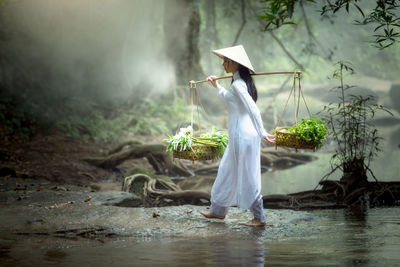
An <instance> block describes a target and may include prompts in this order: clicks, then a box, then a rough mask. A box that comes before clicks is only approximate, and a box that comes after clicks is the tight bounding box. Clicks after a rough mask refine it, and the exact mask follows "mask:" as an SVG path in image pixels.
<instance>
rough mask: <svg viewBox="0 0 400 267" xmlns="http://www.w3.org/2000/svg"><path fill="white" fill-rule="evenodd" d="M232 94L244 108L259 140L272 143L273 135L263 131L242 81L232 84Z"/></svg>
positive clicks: (255, 109) (254, 106)
mask: <svg viewBox="0 0 400 267" xmlns="http://www.w3.org/2000/svg"><path fill="white" fill-rule="evenodd" d="M232 90H233V92H234V93H235V94H236V95H237V96H238V97H239V98H240V100H241V101H242V103H243V105H244V107H245V108H246V110H247V112H248V114H249V116H250V118H251V121H252V122H253V126H254V128H255V129H256V131H257V133H258V135H259V136H260V137H261V138H264V139H266V140H267V141H268V142H269V143H271V142H273V137H274V136H273V135H270V134H268V133H267V132H266V131H265V129H264V125H263V122H262V119H261V114H260V110H259V109H258V107H257V105H256V103H255V102H254V100H253V98H251V96H250V95H249V92H248V91H247V86H246V83H245V82H244V81H242V80H239V81H235V82H234V83H233V84H232Z"/></svg>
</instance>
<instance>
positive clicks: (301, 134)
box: [286, 117, 328, 148]
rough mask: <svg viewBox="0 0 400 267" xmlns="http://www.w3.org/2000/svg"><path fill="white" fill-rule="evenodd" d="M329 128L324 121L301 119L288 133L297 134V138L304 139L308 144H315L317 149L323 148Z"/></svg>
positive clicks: (313, 118) (314, 118)
mask: <svg viewBox="0 0 400 267" xmlns="http://www.w3.org/2000/svg"><path fill="white" fill-rule="evenodd" d="M327 130H328V127H327V125H326V122H325V121H324V120H323V119H320V118H316V117H310V118H308V119H301V122H299V123H297V125H294V126H293V127H291V128H289V129H287V130H286V132H287V133H296V131H297V134H298V136H297V138H298V139H303V140H305V141H308V142H313V143H314V144H315V145H316V147H317V148H318V147H321V146H322V141H324V140H325V137H326V133H327Z"/></svg>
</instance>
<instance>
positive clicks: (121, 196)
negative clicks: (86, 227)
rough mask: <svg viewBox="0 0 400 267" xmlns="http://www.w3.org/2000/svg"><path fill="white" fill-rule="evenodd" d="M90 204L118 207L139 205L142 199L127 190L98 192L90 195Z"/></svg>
mask: <svg viewBox="0 0 400 267" xmlns="http://www.w3.org/2000/svg"><path fill="white" fill-rule="evenodd" d="M91 202H92V204H95V205H105V206H119V207H140V206H142V205H143V201H142V199H141V198H140V197H138V196H137V195H135V194H133V193H128V192H118V191H111V192H98V193H96V194H93V195H92V198H91Z"/></svg>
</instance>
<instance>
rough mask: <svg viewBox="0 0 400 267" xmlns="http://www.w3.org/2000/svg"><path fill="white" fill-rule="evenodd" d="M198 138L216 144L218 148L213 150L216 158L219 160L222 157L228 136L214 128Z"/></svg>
mask: <svg viewBox="0 0 400 267" xmlns="http://www.w3.org/2000/svg"><path fill="white" fill-rule="evenodd" d="M200 137H201V138H204V139H208V140H212V141H213V142H215V143H217V145H218V146H217V147H216V150H215V155H216V157H217V158H221V157H222V156H223V155H224V152H225V149H226V147H227V146H228V135H227V134H226V133H224V132H221V131H218V129H217V128H215V127H214V128H213V130H212V131H211V132H209V133H205V134H202V135H200Z"/></svg>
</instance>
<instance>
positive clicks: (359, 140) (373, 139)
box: [324, 62, 392, 179]
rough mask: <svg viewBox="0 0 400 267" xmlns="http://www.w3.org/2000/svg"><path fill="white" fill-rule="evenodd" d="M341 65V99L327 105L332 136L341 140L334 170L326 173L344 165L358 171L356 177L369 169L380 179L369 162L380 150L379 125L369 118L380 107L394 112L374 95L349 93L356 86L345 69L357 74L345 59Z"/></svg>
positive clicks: (337, 74) (336, 75)
mask: <svg viewBox="0 0 400 267" xmlns="http://www.w3.org/2000/svg"><path fill="white" fill-rule="evenodd" d="M338 65H339V67H338V69H337V70H336V71H335V72H334V74H333V78H337V79H339V81H340V85H339V86H338V87H337V89H339V91H340V96H339V99H340V102H339V103H337V104H330V105H328V106H325V107H324V113H325V114H326V115H325V116H326V120H327V123H328V126H329V128H330V129H331V131H330V134H331V138H332V139H333V140H334V141H335V143H336V144H337V147H336V151H335V153H334V154H333V156H332V159H331V165H332V170H331V172H330V173H328V174H327V175H325V177H328V176H329V175H330V174H332V173H333V172H334V171H336V170H337V169H340V170H342V171H343V173H344V174H346V173H347V174H356V175H355V177H356V179H358V178H359V177H364V178H365V179H366V172H367V171H369V172H370V173H371V175H372V176H373V177H374V178H375V179H376V177H375V176H374V174H373V172H372V170H371V169H370V168H369V165H370V162H371V161H372V160H373V158H374V157H375V156H376V155H377V153H378V152H379V151H380V147H379V145H380V140H381V137H379V135H378V129H376V128H374V127H373V126H372V125H370V123H369V122H370V121H371V120H372V118H374V116H375V114H376V112H378V111H384V112H387V113H389V114H390V115H392V113H390V111H388V110H387V109H385V108H384V107H383V106H382V105H378V104H376V103H375V101H374V97H373V96H361V95H346V94H345V91H346V90H348V89H350V88H352V87H354V86H348V85H344V83H343V76H344V72H347V73H350V74H353V73H354V70H353V69H352V68H351V67H350V66H349V64H348V63H345V62H339V63H338ZM344 177H351V175H348V176H346V175H345V176H344Z"/></svg>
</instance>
